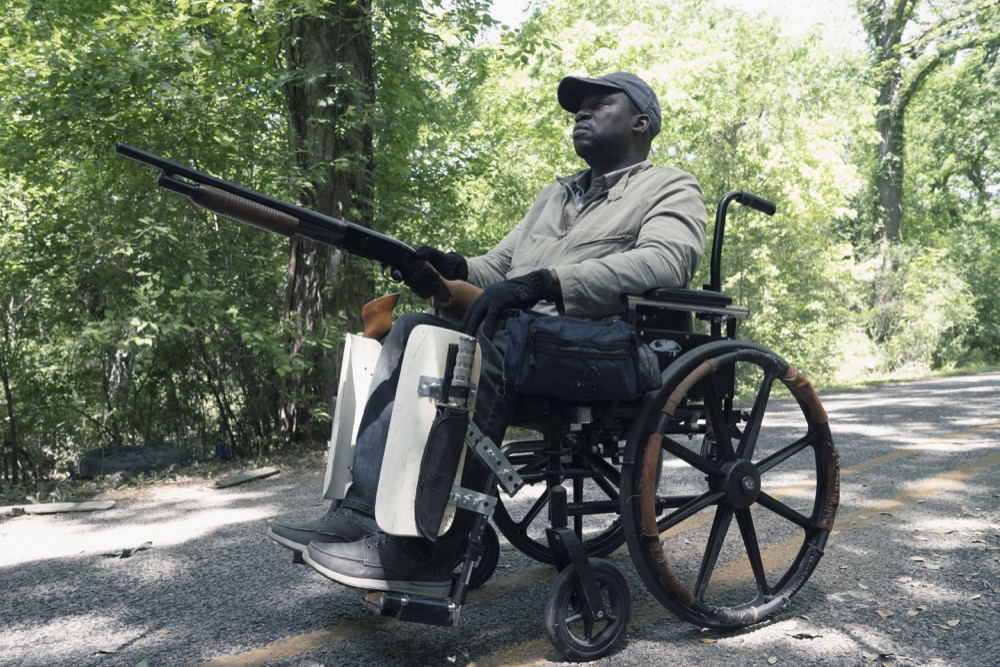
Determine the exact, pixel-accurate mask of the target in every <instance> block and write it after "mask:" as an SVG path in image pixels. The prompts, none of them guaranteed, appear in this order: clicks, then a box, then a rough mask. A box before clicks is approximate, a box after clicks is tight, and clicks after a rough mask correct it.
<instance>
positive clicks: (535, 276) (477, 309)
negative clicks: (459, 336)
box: [459, 269, 552, 336]
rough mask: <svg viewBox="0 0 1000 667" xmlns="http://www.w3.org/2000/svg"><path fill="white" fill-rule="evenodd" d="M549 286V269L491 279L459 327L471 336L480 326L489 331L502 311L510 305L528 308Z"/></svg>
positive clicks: (550, 280) (540, 298)
mask: <svg viewBox="0 0 1000 667" xmlns="http://www.w3.org/2000/svg"><path fill="white" fill-rule="evenodd" d="M551 287H552V272H551V271H549V270H548V269H539V270H538V271H532V272H531V273H528V274H525V275H523V276H520V277H518V278H511V279H510V280H504V281H502V282H499V283H493V284H492V285H490V286H489V287H487V288H486V289H485V290H483V293H482V294H480V295H479V298H478V299H476V300H475V301H473V302H472V305H471V306H469V310H468V311H466V313H465V317H463V318H462V324H461V325H460V327H459V328H460V330H461V331H464V332H465V333H467V334H469V335H470V336H474V335H476V332H477V331H478V330H479V327H480V326H482V328H483V330H484V331H485V332H486V333H487V334H492V333H493V332H494V331H495V330H496V326H497V324H498V323H499V321H500V314H501V313H503V311H505V310H508V309H510V308H520V309H522V310H523V309H525V308H531V307H532V306H534V305H535V304H536V303H538V302H539V301H541V300H542V299H543V298H544V297H545V296H546V292H548V291H549V290H550V288H551Z"/></svg>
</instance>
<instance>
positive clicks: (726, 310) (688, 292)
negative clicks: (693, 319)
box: [628, 287, 750, 319]
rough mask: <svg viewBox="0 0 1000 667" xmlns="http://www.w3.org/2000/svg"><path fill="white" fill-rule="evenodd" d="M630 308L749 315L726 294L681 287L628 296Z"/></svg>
mask: <svg viewBox="0 0 1000 667" xmlns="http://www.w3.org/2000/svg"><path fill="white" fill-rule="evenodd" d="M628 303H629V304H630V306H632V305H634V306H643V307H646V308H655V309H666V310H676V311H681V312H688V313H697V314H699V315H701V314H703V313H711V314H714V315H723V316H725V317H734V318H736V319H742V318H744V317H746V316H747V315H748V314H749V312H750V311H749V310H748V309H747V308H746V307H745V306H734V305H733V298H732V297H731V296H729V295H728V294H723V293H722V292H716V291H713V290H709V289H690V288H682V287H670V288H667V287H661V288H659V289H653V290H649V291H648V292H646V293H645V294H642V295H641V296H629V297H628Z"/></svg>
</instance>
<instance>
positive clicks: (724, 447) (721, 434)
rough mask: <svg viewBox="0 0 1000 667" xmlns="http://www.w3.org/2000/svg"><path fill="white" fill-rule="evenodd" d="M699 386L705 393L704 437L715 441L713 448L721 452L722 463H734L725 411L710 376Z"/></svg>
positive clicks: (734, 453) (731, 441)
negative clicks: (709, 437)
mask: <svg viewBox="0 0 1000 667" xmlns="http://www.w3.org/2000/svg"><path fill="white" fill-rule="evenodd" d="M701 386H702V387H703V388H704V391H705V430H706V433H705V435H706V436H709V435H711V437H712V438H714V439H715V446H716V447H718V448H719V451H720V452H722V461H723V462H730V461H735V460H736V452H734V451H733V440H732V437H731V436H730V435H729V427H728V424H727V423H726V414H725V410H724V409H723V406H722V399H721V398H719V395H718V393H717V392H716V391H715V385H714V384H713V383H712V376H709V377H707V378H705V379H704V380H703V381H702V383H701Z"/></svg>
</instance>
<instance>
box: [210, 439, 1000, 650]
mask: <svg viewBox="0 0 1000 667" xmlns="http://www.w3.org/2000/svg"><path fill="white" fill-rule="evenodd" d="M998 427H1000V420H996V421H992V422H988V423H986V424H982V425H980V426H976V427H973V428H971V429H966V430H964V431H959V432H957V433H953V434H950V435H946V436H942V437H939V438H935V439H934V440H931V441H928V442H926V443H922V444H918V445H909V446H907V447H904V448H901V449H898V450H896V451H894V452H890V453H889V454H885V455H883V456H878V457H875V458H873V459H869V460H867V461H863V462H861V463H859V464H857V465H854V466H851V467H849V468H843V469H842V470H841V479H843V478H844V477H845V476H851V475H855V474H858V473H861V472H865V471H867V470H871V469H873V468H876V467H878V466H882V465H887V464H889V463H893V462H895V461H898V460H900V459H903V458H906V457H908V456H912V455H914V454H917V453H919V452H922V451H926V450H927V449H928V448H931V447H933V446H935V445H939V444H944V443H946V442H951V441H954V440H959V439H962V438H965V437H967V436H970V435H974V434H976V433H981V432H983V431H989V430H993V429H996V428H998ZM998 465H1000V451H996V452H993V453H991V454H989V455H987V456H984V457H982V458H980V459H977V460H976V461H973V462H971V463H968V464H966V465H964V466H960V467H958V468H956V469H954V470H951V471H948V472H945V473H942V474H940V475H937V476H935V477H931V478H928V479H924V480H921V481H918V482H916V483H914V484H912V485H911V486H909V487H907V488H906V489H905V490H903V491H901V492H899V493H897V494H895V495H893V496H892V497H890V498H885V499H881V500H877V501H875V502H874V503H872V504H870V505H868V506H867V507H865V508H862V509H859V510H857V511H855V512H852V513H850V514H847V515H840V516H839V517H838V519H837V525H844V524H845V523H846V524H847V525H848V526H849V527H848V528H847V529H846V530H845V529H840V530H837V531H836V533H837V534H843V533H845V532H853V531H855V530H859V529H861V528H864V527H867V526H870V525H873V524H875V523H878V522H879V521H882V520H884V519H885V518H886V516H887V514H879V512H884V513H888V512H890V511H891V510H899V509H902V508H905V507H907V506H909V505H912V504H914V503H917V502H919V501H920V500H925V499H926V498H928V497H930V496H931V495H934V494H936V493H940V492H941V491H945V490H948V489H951V488H954V487H955V486H957V485H958V484H960V483H962V482H963V481H965V480H967V479H969V478H970V477H974V476H976V475H979V474H982V473H984V472H986V471H988V470H990V469H992V468H994V467H996V466H998ZM793 486H795V485H793ZM782 491H783V490H775V492H774V493H778V494H780V493H782ZM772 495H774V494H772ZM696 518H697V517H695V519H696ZM688 523H690V521H689V522H688ZM694 527H696V526H691V528H694ZM800 544H801V539H792V540H788V541H786V542H781V543H778V544H774V545H772V546H771V547H769V548H767V549H765V550H764V552H763V553H762V556H763V557H764V558H765V559H770V558H781V557H783V556H785V555H786V554H793V553H794V551H795V550H797V549H798V547H799V545H800ZM624 550H625V547H622V549H619V552H621V551H624ZM748 572H749V569H748V566H746V565H744V564H743V563H735V564H733V565H730V566H727V567H724V568H720V570H719V571H718V572H717V576H719V577H720V578H724V579H730V578H733V577H738V576H744V575H745V574H746V573H748ZM552 574H553V568H552V567H550V566H543V565H538V566H533V567H528V568H524V569H521V570H519V571H518V572H517V573H515V574H513V575H512V576H510V577H505V578H503V579H501V580H497V581H492V582H490V585H489V588H488V589H481V590H479V591H473V592H472V593H471V594H470V595H469V599H468V602H467V603H472V602H476V601H481V600H485V599H489V598H491V597H494V596H497V595H501V594H503V593H506V592H509V591H511V590H514V589H517V588H522V587H525V586H528V585H530V584H534V583H538V582H539V581H544V580H545V579H547V578H551V577H552ZM666 616H667V611H666V610H665V609H664V608H663V607H661V606H660V605H659V604H657V603H656V602H655V601H652V602H650V604H648V605H642V607H641V608H639V609H636V610H634V612H633V618H632V624H633V627H634V626H636V625H646V624H648V623H652V622H658V621H661V620H663V619H664V618H665V617H666ZM398 624H399V621H396V620H394V619H387V618H385V617H382V616H364V617H361V618H354V619H347V620H345V621H343V622H340V623H337V624H336V625H331V626H327V627H325V628H321V629H319V630H315V631H313V632H308V633H305V634H302V635H296V636H294V637H289V638H287V639H282V640H279V641H276V642H272V643H271V644H268V645H267V646H264V647H261V648H259V649H254V650H252V651H247V652H245V653H239V654H236V655H231V656H225V657H221V658H216V659H214V660H210V661H208V662H203V663H199V667H258V666H260V665H266V664H267V663H269V662H272V661H275V660H281V659H285V658H294V657H297V656H300V655H305V654H306V653H311V652H313V651H316V650H319V649H322V648H325V647H327V646H330V645H333V644H337V643H339V642H343V641H347V640H349V639H354V638H356V637H363V636H367V635H370V634H374V633H375V632H379V631H380V630H383V629H385V628H390V627H393V626H395V625H398ZM525 660H527V661H526V662H525ZM561 660H562V659H561V658H560V657H559V655H558V654H557V653H556V651H555V650H554V649H553V648H552V646H551V644H549V641H548V639H547V638H545V637H542V638H539V639H536V640H530V641H528V642H525V643H521V644H518V645H516V646H512V647H510V648H508V649H507V650H505V651H503V652H501V653H499V654H497V655H495V656H491V657H489V658H485V659H483V660H481V661H478V662H474V663H470V667H492V666H494V665H496V666H500V665H512V666H521V665H524V666H527V665H539V664H545V663H547V662H553V661H555V662H559V661H561Z"/></svg>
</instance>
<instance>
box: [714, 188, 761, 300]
mask: <svg viewBox="0 0 1000 667" xmlns="http://www.w3.org/2000/svg"><path fill="white" fill-rule="evenodd" d="M732 201H735V202H736V203H738V204H742V205H743V206H747V207H749V208H752V209H754V210H755V211H760V212H761V213H763V214H764V215H767V216H771V215H774V213H775V211H777V210H778V207H777V206H775V204H774V202H772V201H768V200H767V199H764V198H763V197H758V196H757V195H755V194H751V193H749V192H746V191H744V190H731V191H729V192H727V193H726V194H724V195H723V196H722V199H720V200H719V206H718V208H717V209H716V210H715V236H714V238H713V239H712V264H711V266H710V267H709V268H710V270H709V274H710V275H709V284H708V285H706V287H707V288H708V289H710V290H712V291H713V292H721V291H722V239H723V237H724V236H725V233H726V210H727V209H728V208H729V202H732Z"/></svg>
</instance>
